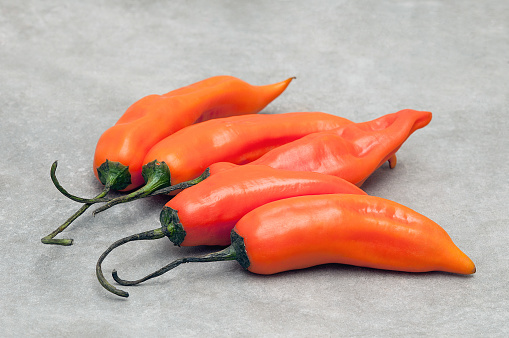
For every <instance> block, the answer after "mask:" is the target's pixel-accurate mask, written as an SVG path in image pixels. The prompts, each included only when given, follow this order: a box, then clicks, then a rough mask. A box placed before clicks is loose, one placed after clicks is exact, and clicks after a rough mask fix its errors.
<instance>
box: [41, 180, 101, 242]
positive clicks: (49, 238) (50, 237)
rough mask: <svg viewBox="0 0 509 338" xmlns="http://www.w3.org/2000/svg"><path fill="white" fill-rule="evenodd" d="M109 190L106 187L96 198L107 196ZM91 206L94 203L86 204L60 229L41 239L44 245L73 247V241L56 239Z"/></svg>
mask: <svg viewBox="0 0 509 338" xmlns="http://www.w3.org/2000/svg"><path fill="white" fill-rule="evenodd" d="M109 190H110V188H109V187H108V186H105V187H104V190H103V191H102V192H101V193H100V194H99V195H97V196H96V197H95V198H96V199H99V198H102V197H104V196H106V194H107V193H108V192H109ZM91 205H92V203H86V204H84V205H83V206H82V207H81V208H80V209H79V210H78V211H77V212H75V213H74V214H73V215H72V216H71V217H69V218H68V219H67V221H65V222H64V223H63V224H62V225H60V226H59V227H58V228H56V229H55V230H54V231H53V232H52V233H50V234H49V235H47V236H45V237H43V238H41V242H42V243H43V244H55V245H64V246H69V245H72V243H73V239H55V236H56V235H58V234H59V233H61V232H62V231H64V230H65V229H66V228H67V227H68V226H69V225H70V224H71V223H72V222H74V220H75V219H76V218H78V217H79V216H81V215H82V214H83V213H84V212H85V211H86V210H87V209H88V208H89V207H90V206H91Z"/></svg>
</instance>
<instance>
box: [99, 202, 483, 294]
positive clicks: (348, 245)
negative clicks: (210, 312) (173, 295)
mask: <svg viewBox="0 0 509 338" xmlns="http://www.w3.org/2000/svg"><path fill="white" fill-rule="evenodd" d="M230 236H231V245H230V246H228V247H226V248H225V249H223V250H221V251H218V252H214V253H211V254H208V255H205V256H201V257H183V258H180V259H177V260H175V261H173V262H171V263H169V264H168V265H166V266H164V267H163V268H161V269H159V270H157V271H155V272H153V273H151V274H149V275H147V276H145V277H143V278H141V279H138V280H135V281H129V280H124V279H121V278H120V277H118V274H117V272H116V271H115V270H114V271H113V272H112V275H113V279H115V281H116V282H117V283H119V284H120V285H136V284H139V283H142V282H144V281H146V280H149V279H152V278H154V277H157V276H160V275H162V274H164V273H166V272H168V271H169V270H172V269H174V268H175V267H177V266H179V265H181V264H183V263H189V262H214V261H227V260H236V261H237V262H238V263H239V264H240V265H241V266H242V267H243V268H244V269H246V270H249V271H251V272H254V273H257V274H262V275H270V274H275V273H279V272H283V271H289V270H297V269H305V268H308V267H311V266H315V265H321V264H328V263H338V264H348V265H355V266H360V267H367V268H375V269H384V270H394V271H406V272H428V271H443V272H450V273H455V274H463V275H469V274H473V273H475V271H476V267H475V265H474V263H473V262H472V260H471V259H470V258H469V257H468V256H467V255H465V253H463V252H462V251H461V250H460V249H459V248H458V247H457V246H456V245H455V244H454V242H453V241H452V239H451V238H450V236H449V235H448V234H447V232H446V231H445V230H444V229H443V228H442V227H441V226H440V225H438V224H437V223H435V222H433V221H432V220H430V219H429V218H427V217H425V216H423V215H421V214H419V213H418V212H416V211H414V210H412V209H410V208H408V207H405V206H403V205H401V204H399V203H396V202H393V201H390V200H387V199H383V198H380V197H375V196H368V195H355V194H325V195H304V196H297V197H290V198H286V199H280V200H277V201H273V202H269V203H267V204H264V205H262V206H260V207H258V208H256V209H254V210H252V211H250V212H248V213H247V214H245V215H244V216H243V217H242V218H241V219H240V220H239V221H238V222H237V224H236V225H235V227H234V228H233V230H232V231H231V235H230ZM112 247H114V245H113V246H111V247H110V248H109V249H108V250H107V251H106V252H105V253H103V255H102V256H101V258H100V259H99V261H98V262H97V265H96V275H97V278H98V280H99V282H100V283H101V285H102V286H103V287H104V288H105V289H107V290H108V291H110V292H112V293H114V294H116V295H118V296H122V297H128V296H129V293H127V292H125V291H123V290H119V289H117V288H115V287H114V286H112V285H111V284H109V283H108V282H107V281H106V279H105V278H104V276H103V274H102V270H101V262H102V260H103V259H104V257H106V255H107V253H109V252H110V251H111V248H112Z"/></svg>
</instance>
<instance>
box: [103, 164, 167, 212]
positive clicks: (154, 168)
mask: <svg viewBox="0 0 509 338" xmlns="http://www.w3.org/2000/svg"><path fill="white" fill-rule="evenodd" d="M141 175H142V176H143V179H144V180H145V182H146V183H145V185H144V186H142V187H141V188H139V189H138V190H135V191H133V192H131V193H130V194H128V195H125V196H120V197H117V198H114V199H112V200H109V201H108V202H107V203H106V204H104V205H102V206H101V207H99V208H97V209H96V210H94V212H93V214H94V215H96V214H98V213H100V212H102V211H104V210H106V209H109V208H111V207H112V206H114V205H117V204H120V203H126V202H130V201H134V200H137V199H140V198H145V197H147V196H149V195H150V194H151V193H152V192H154V191H156V190H158V189H162V188H165V187H168V186H170V185H171V175H170V168H169V167H168V165H167V164H166V163H165V162H159V161H157V160H154V161H152V162H149V163H147V164H145V165H144V166H143V169H142V171H141Z"/></svg>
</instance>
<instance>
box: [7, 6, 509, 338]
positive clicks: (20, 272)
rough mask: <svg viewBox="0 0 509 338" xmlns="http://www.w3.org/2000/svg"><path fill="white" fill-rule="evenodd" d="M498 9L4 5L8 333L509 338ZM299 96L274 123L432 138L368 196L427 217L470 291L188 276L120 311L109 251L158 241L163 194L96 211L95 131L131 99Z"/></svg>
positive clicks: (436, 276)
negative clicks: (456, 257) (284, 84)
mask: <svg viewBox="0 0 509 338" xmlns="http://www.w3.org/2000/svg"><path fill="white" fill-rule="evenodd" d="M508 18H509V3H508V2H507V1H502V0H499V1H496V0H488V1H474V0H453V1H417V0H409V1H390V0H368V1H312V2H311V1H251V2H243V1H222V0H220V1H194V0H192V1H171V2H170V1H143V0H141V1H120V0H114V1H98V0H92V1H79V2H78V1H63V0H54V1H35V0H33V1H32V0H20V1H11V0H0V51H1V52H0V78H1V81H0V130H1V132H0V142H1V147H0V159H1V161H0V203H1V208H0V224H1V229H2V236H1V245H0V269H1V271H2V273H1V274H0V299H1V302H0V314H1V315H0V336H2V337H17V336H25V337H26V336H29V337H69V336H74V337H96V336H103V337H118V336H121V337H140V336H150V337H174V336H182V337H190V336H191V337H192V336H207V337H224V336H241V337H269V336H270V337H289V336H293V337H309V336H370V337H372V336H387V337H398V336H401V337H408V336H422V335H424V336H468V337H475V336H481V335H483V336H491V337H494V336H500V337H502V336H507V335H509V325H508V324H507V323H508V322H509V321H508V319H509V305H508V304H509V291H508V288H507V285H508V284H507V283H508V282H507V281H508V280H509V260H508V257H509V256H508V254H507V239H508V238H509V212H508V208H507V201H508V200H509V194H508V191H509V188H508V183H509V181H508V176H507V173H508V172H509V160H508V159H509V135H508V132H507V131H508V129H509V117H508V109H509V108H508V107H509V20H508ZM221 74H227V75H234V76H236V77H239V78H241V79H243V80H245V81H247V82H249V83H252V84H268V83H273V82H277V81H281V80H284V79H286V78H288V77H290V76H296V77H297V79H296V80H295V81H293V82H292V84H291V85H290V86H289V87H288V89H287V91H286V92H285V93H284V94H283V95H281V96H280V97H279V98H278V99H277V100H275V101H274V102H273V103H272V104H271V105H269V106H268V107H267V108H266V109H265V112H266V113H273V114H276V113H284V112H292V111H323V112H328V113H332V114H337V115H340V116H343V117H346V118H348V119H351V120H353V121H357V122H361V121H366V120H371V119H374V118H376V117H379V116H381V115H384V114H387V113H392V112H395V111H398V110H400V109H404V108H412V109H417V110H429V111H431V112H433V120H432V122H431V123H430V124H429V125H428V126H427V127H426V128H424V129H422V130H419V131H417V132H416V133H415V134H414V135H412V136H411V137H410V138H409V139H408V141H407V142H406V143H405V145H404V146H403V147H402V148H401V149H400V151H399V152H398V165H397V166H396V168H395V169H393V170H390V169H389V168H388V166H387V165H384V166H383V167H381V168H380V169H379V170H377V171H376V172H375V173H374V174H373V176H372V177H371V178H370V179H368V181H367V182H366V183H365V184H364V186H363V188H364V189H365V191H366V192H368V193H369V194H372V195H376V196H380V197H384V198H388V199H392V200H395V201H397V202H399V203H402V204H405V205H407V206H409V207H411V208H413V209H414V210H416V211H418V212H420V213H422V214H424V215H426V216H428V217H429V218H431V219H433V220H434V221H436V222H437V223H439V224H440V225H442V226H443V227H444V229H446V231H447V232H448V233H449V234H450V235H451V237H452V238H453V240H454V241H455V242H456V243H457V245H458V246H459V247H460V248H461V249H462V250H464V251H465V252H466V253H467V254H468V255H469V256H470V257H471V258H472V259H473V260H474V262H475V263H476V265H477V273H476V274H475V275H474V276H471V277H462V276H455V275H451V274H444V273H424V274H410V273H396V272H387V271H378V270H372V269H363V268H357V267H351V266H342V265H325V266H320V267H315V268H310V269H306V270H301V271H294V272H288V273H281V274H278V275H274V276H257V275H254V274H252V273H249V272H245V271H244V270H243V269H242V268H241V267H240V266H239V265H238V264H237V263H235V262H218V263H202V264H186V265H183V266H181V267H179V268H177V269H175V270H174V271H172V272H171V273H168V274H166V275H164V276H162V277H160V278H157V279H154V280H151V281H149V282H147V283H145V284H142V285H139V286H136V287H129V288H128V289H129V292H130V294H131V297H129V298H128V299H120V298H119V297H116V296H114V295H111V294H109V293H108V292H106V291H105V290H104V289H103V288H102V287H101V286H100V285H99V283H98V282H97V280H96V277H95V270H94V268H95V263H96V260H97V259H98V257H99V255H100V254H101V253H102V251H104V250H105V249H106V248H107V247H108V246H109V245H110V244H111V243H112V242H113V241H115V240H117V239H119V238H121V237H124V236H126V235H129V234H133V233H136V232H140V231H144V230H149V229H152V228H156V227H158V226H159V220H158V217H159V212H160V210H161V209H162V206H163V205H164V203H165V202H166V198H164V197H155V198H150V199H145V200H142V201H137V202H133V203H130V204H126V205H120V206H116V207H114V208H112V209H110V210H108V211H107V212H104V213H102V214H99V215H97V216H96V217H93V216H92V215H91V212H87V213H86V214H85V215H83V216H82V217H81V218H80V219H78V220H77V221H76V222H75V223H74V224H72V225H71V226H70V227H69V228H68V229H67V230H66V231H65V232H64V233H63V234H62V235H60V236H59V237H66V238H74V239H75V243H74V245H73V246H71V247H56V246H46V245H43V244H41V242H40V238H41V237H43V236H45V235H46V234H48V233H49V232H51V231H52V230H53V229H54V228H55V227H57V226H58V225H59V224H60V223H62V222H63V221H64V220H65V219H66V218H67V217H68V216H69V215H70V214H71V213H73V212H74V211H75V210H77V209H78V208H79V204H77V203H75V202H72V201H70V200H68V199H66V198H65V197H64V196H62V195H61V194H60V193H59V192H58V191H57V190H56V189H55V188H54V187H53V185H52V183H51V181H50V178H49V168H50V165H51V163H52V162H53V161H54V160H59V167H58V171H57V174H58V177H59V179H60V181H61V183H62V185H63V186H64V187H66V188H67V189H68V191H69V192H71V193H74V194H77V195H80V196H86V197H88V196H90V197H92V196H94V195H96V194H97V193H98V192H99V191H101V185H100V184H99V183H98V182H97V181H96V179H95V177H94V175H93V173H92V157H93V154H94V149H95V144H96V141H97V139H98V138H99V136H100V135H101V133H102V132H103V131H104V130H105V129H106V128H108V127H110V126H111V125H113V124H114V123H115V121H116V120H117V119H118V118H119V117H120V115H121V114H122V113H123V112H124V111H125V109H126V108H127V107H128V106H129V105H130V104H131V103H133V102H135V101H136V100H138V99H139V98H141V97H143V96H145V95H148V94H152V93H156V94H162V93H165V92H168V91H170V90H172V89H176V88H179V87H181V86H184V85H188V84H190V83H193V82H196V81H199V80H202V79H204V78H206V77H210V76H214V75H221ZM217 249H219V248H217V247H214V248H207V247H199V248H178V247H174V246H173V245H172V244H171V243H170V242H169V241H167V240H165V239H161V240H158V241H153V242H138V243H130V244H129V245H125V246H123V247H121V248H119V249H118V250H117V251H115V252H113V253H112V254H111V255H110V256H109V257H108V258H107V260H106V261H105V262H104V265H103V269H104V271H105V273H106V277H107V278H109V280H111V276H110V272H111V270H112V269H113V268H116V269H118V271H119V276H121V277H123V278H127V279H136V278H139V277H141V276H143V275H145V274H147V273H149V272H152V271H153V270H156V269H158V268H159V267H161V266H163V265H165V264H166V263H167V262H169V261H170V260H173V259H175V258H177V257H182V256H184V255H199V254H204V253H208V252H211V251H212V250H217Z"/></svg>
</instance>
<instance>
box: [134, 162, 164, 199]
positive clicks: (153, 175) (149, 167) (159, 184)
mask: <svg viewBox="0 0 509 338" xmlns="http://www.w3.org/2000/svg"><path fill="white" fill-rule="evenodd" d="M141 176H143V179H144V180H145V182H146V185H145V186H144V188H145V187H150V192H148V193H147V195H148V194H150V193H151V192H153V191H156V190H158V189H161V188H164V187H167V186H170V185H171V175H170V168H169V167H168V165H167V164H166V163H165V162H164V161H163V162H159V161H158V160H154V161H152V162H149V163H147V164H145V165H144V166H143V168H142V169H141ZM146 189H147V188H146Z"/></svg>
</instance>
